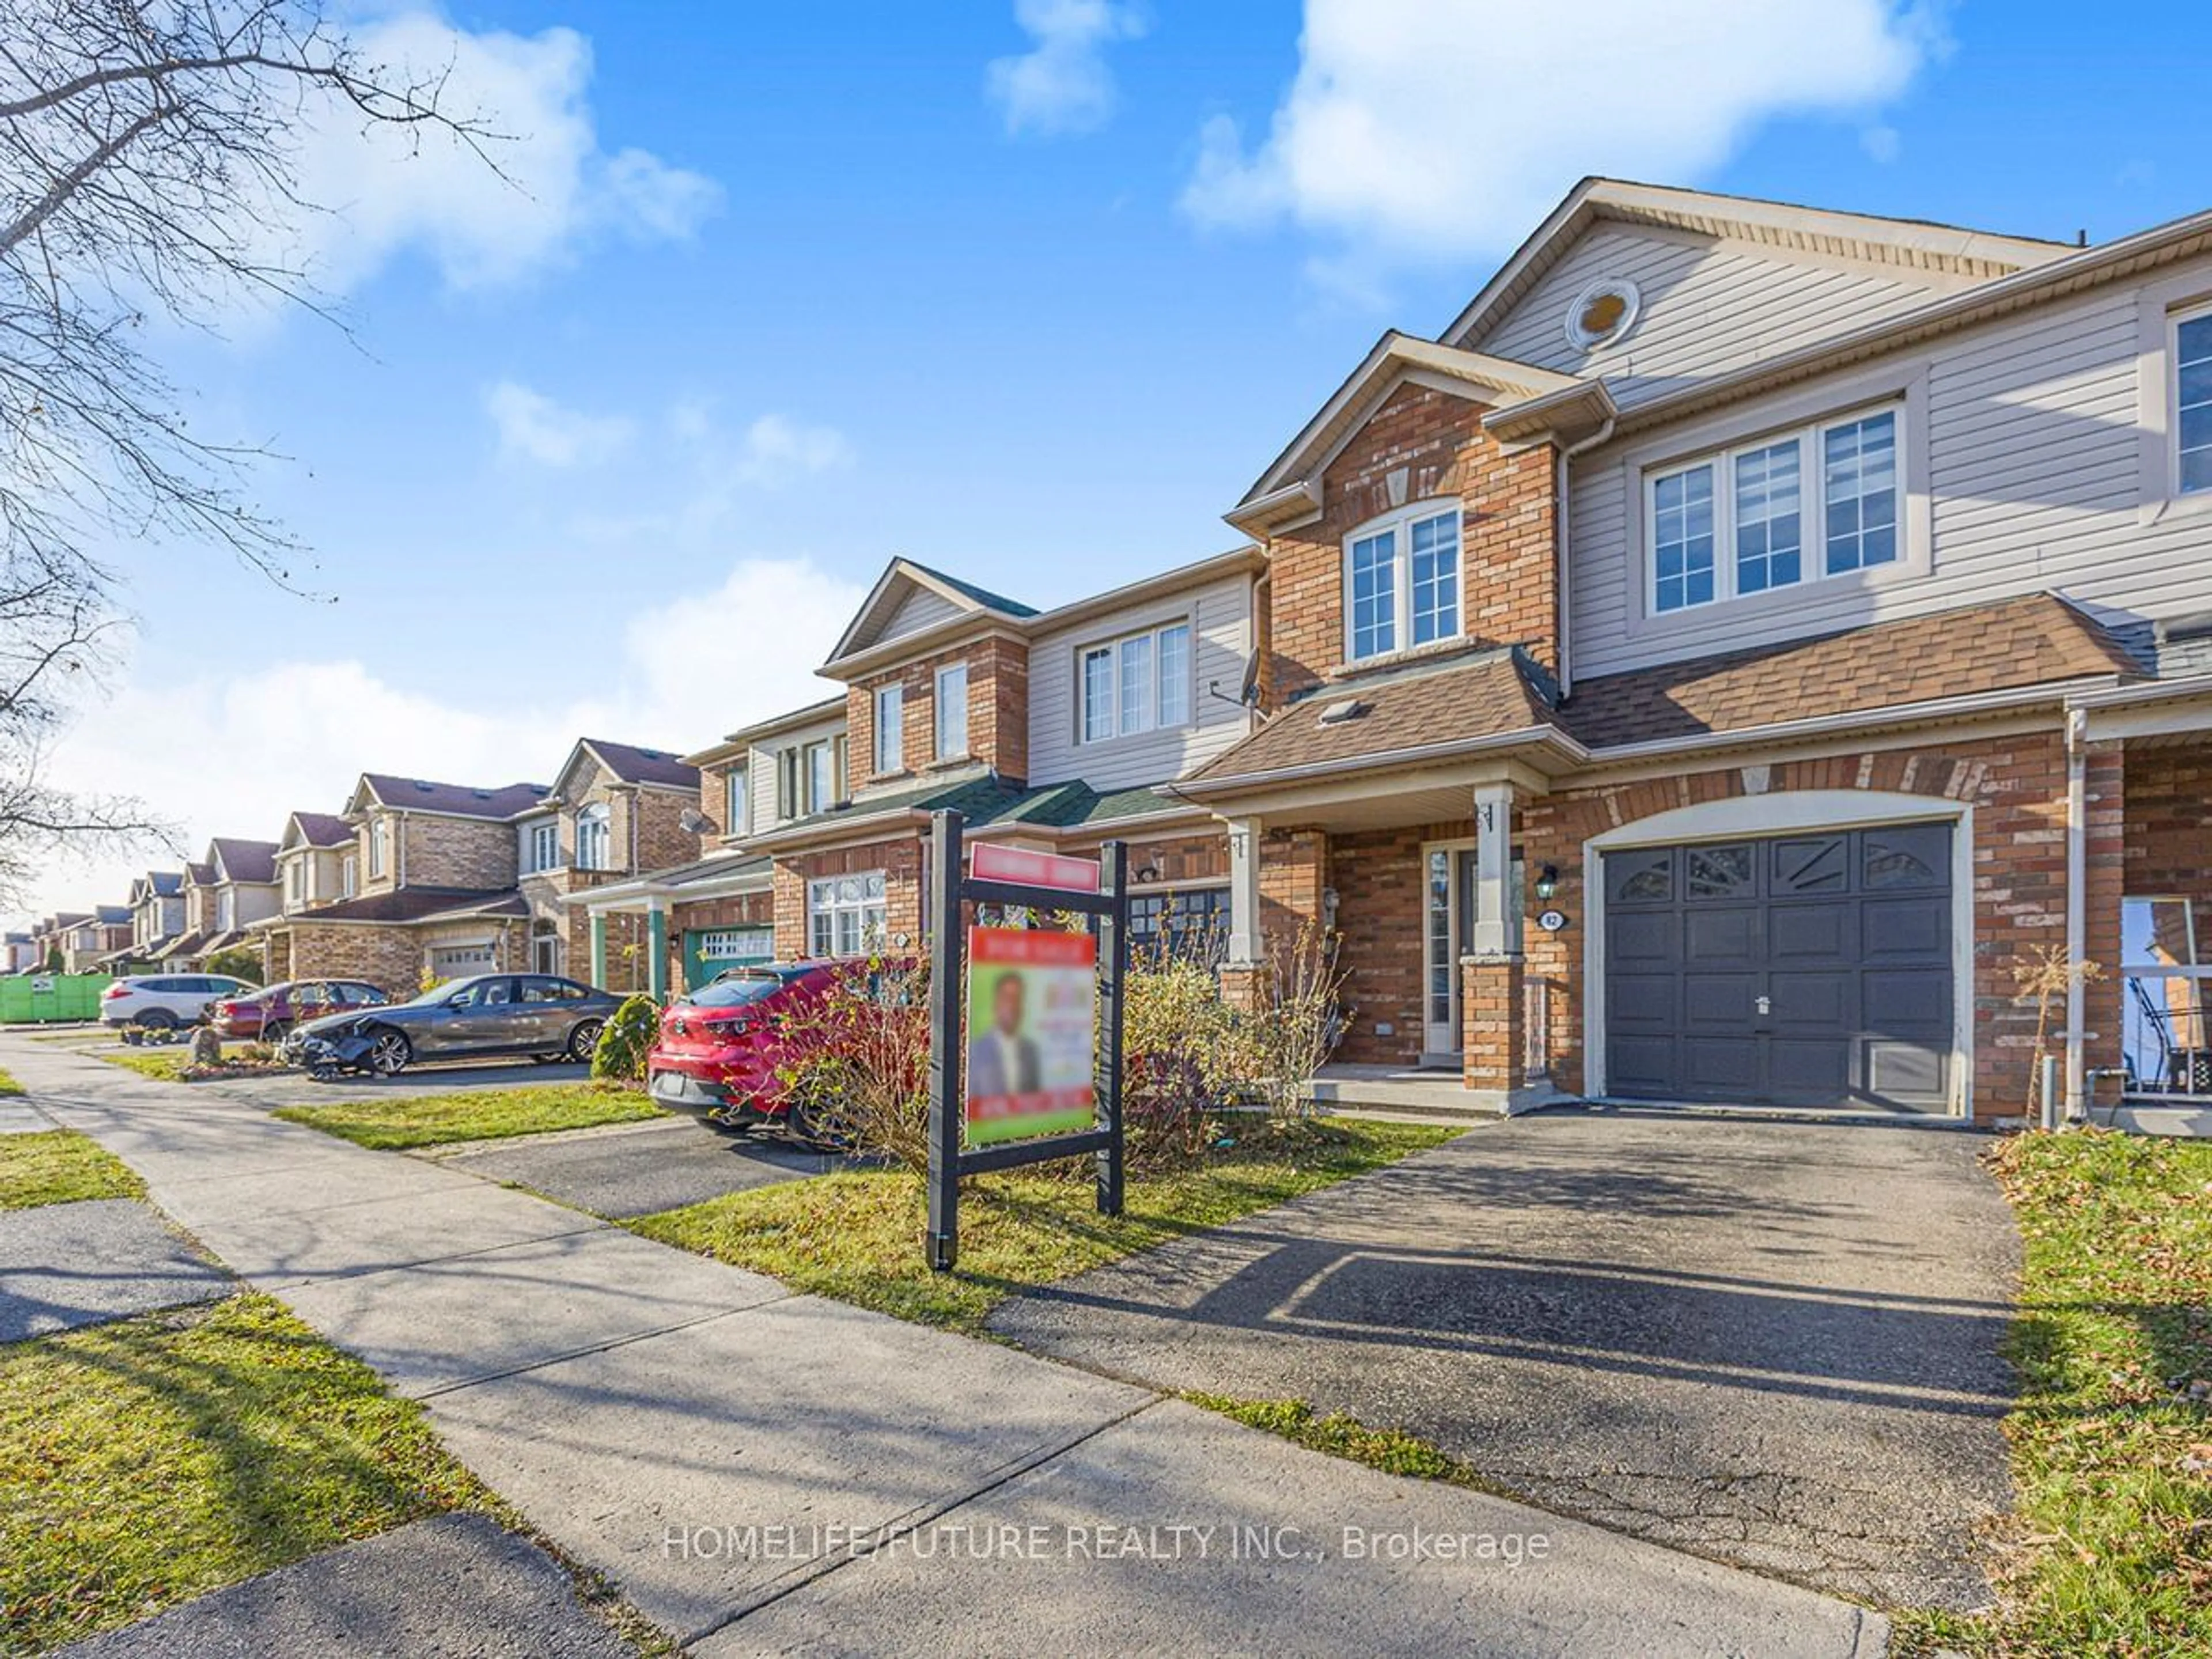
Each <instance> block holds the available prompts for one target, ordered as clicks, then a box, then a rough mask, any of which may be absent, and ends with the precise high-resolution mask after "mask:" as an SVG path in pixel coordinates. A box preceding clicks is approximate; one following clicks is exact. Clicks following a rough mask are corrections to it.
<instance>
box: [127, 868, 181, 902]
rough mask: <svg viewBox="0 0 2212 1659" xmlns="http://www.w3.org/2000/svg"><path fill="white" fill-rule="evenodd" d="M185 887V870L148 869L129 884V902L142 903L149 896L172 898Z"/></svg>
mask: <svg viewBox="0 0 2212 1659" xmlns="http://www.w3.org/2000/svg"><path fill="white" fill-rule="evenodd" d="M184 889H185V872H183V871H181V870H149V871H148V872H146V873H145V874H144V875H143V876H140V877H138V878H137V879H136V880H134V881H132V882H131V903H132V904H134V905H137V904H143V903H144V902H146V901H147V900H148V899H149V898H174V897H175V896H177V895H178V894H179V893H181V892H182V891H184Z"/></svg>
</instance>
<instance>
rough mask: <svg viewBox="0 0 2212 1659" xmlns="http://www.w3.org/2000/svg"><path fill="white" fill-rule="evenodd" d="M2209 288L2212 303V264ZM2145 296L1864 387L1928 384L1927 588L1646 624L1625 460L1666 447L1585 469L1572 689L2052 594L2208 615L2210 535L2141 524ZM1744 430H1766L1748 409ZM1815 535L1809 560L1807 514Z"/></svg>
mask: <svg viewBox="0 0 2212 1659" xmlns="http://www.w3.org/2000/svg"><path fill="white" fill-rule="evenodd" d="M2203 275H2204V279H2205V282H2206V283H2207V285H2208V286H2212V262H2208V263H2207V264H2206V265H2205V267H2204V272H2203ZM2138 297H2139V296H2138V295H2137V293H2136V291H2135V290H2134V289H2131V288H2130V289H2112V290H2109V291H2107V292H2106V293H2103V294H2100V295H2096V296H2094V297H2093V298H2090V299H2086V300H2080V301H2072V302H2069V303H2067V304H2064V305H2061V306H2054V307H2049V308H2046V309H2044V310H2040V311H2038V312H2035V313H2030V314H2028V315H2027V316H2024V317H2021V318H2019V319H2008V320H2007V321H2005V322H2002V323H1996V324H1991V325H1987V326H1985V327H1983V328H1981V329H1978V330H1976V331H1972V332H1971V333H1968V334H1964V335H1960V336H1958V337H1954V338H1952V339H1949V340H1948V341H1945V342H1943V343H1942V344H1941V345H1940V346H1938V347H1936V348H1933V349H1928V350H1925V351H1923V352H1919V353H1916V354H1913V355H1912V356H1911V357H1910V358H1906V357H1900V358H1899V359H1898V360H1897V362H1896V363H1895V364H1894V365H1892V366H1886V367H1885V368H1882V369H1880V370H1876V371H1871V372H1872V373H1875V374H1886V375H1887V376H1888V377H1889V378H1891V379H1893V380H1897V381H1899V382H1900V383H1902V382H1903V381H1904V380H1906V379H1908V378H1910V377H1911V376H1913V375H1924V384H1925V395H1924V408H1923V410H1921V411H1919V418H1920V419H1921V420H1922V421H1923V422H1924V424H1925V428H1926V433H1925V441H1926V463H1925V465H1926V472H1925V483H1926V484H1927V487H1928V493H1929V496H1930V503H1929V525H1930V528H1931V536H1930V563H1929V568H1928V570H1927V571H1926V572H1925V573H1924V574H1913V573H1910V572H1905V571H1893V572H1885V573H1883V574H1884V576H1885V577H1886V578H1887V579H1886V580H1871V581H1863V582H1862V581H1852V580H1840V581H1834V582H1818V581H1815V582H1807V583H1805V584H1803V585H1802V586H1800V587H1798V588H1796V589H1793V590H1790V600H1789V602H1788V603H1786V604H1783V605H1780V606H1779V607H1778V608H1769V609H1765V610H1756V611H1740V610H1739V609H1738V607H1737V606H1735V605H1731V604H1728V603H1722V604H1717V605H1710V606H1706V607H1703V608H1701V609H1699V611H1695V612H1691V613H1677V614H1676V615H1675V616H1674V617H1669V618H1667V619H1665V620H1664V621H1663V622H1661V623H1657V624H1656V625H1655V624H1653V623H1649V622H1640V621H1639V620H1638V618H1639V615H1640V612H1641V609H1642V605H1643V592H1642V589H1643V582H1644V549H1643V547H1642V546H1641V545H1633V544H1631V542H1632V539H1633V540H1634V541H1636V542H1640V541H1641V539H1642V537H1641V534H1640V532H1638V531H1637V530H1636V529H1635V528H1634V527H1633V526H1634V524H1635V523H1636V522H1637V517H1636V515H1632V513H1631V512H1630V511H1629V504H1630V501H1631V495H1630V492H1631V491H1632V490H1633V489H1638V487H1639V483H1638V479H1637V478H1636V477H1632V476H1631V469H1629V468H1628V467H1626V466H1624V465H1623V464H1622V457H1623V453H1624V452H1625V451H1629V452H1641V453H1650V451H1651V450H1652V448H1653V447H1656V446H1662V445H1663V444H1664V442H1665V439H1664V437H1663V435H1660V436H1656V437H1655V435H1651V434H1649V433H1646V434H1640V435H1636V436H1634V437H1633V438H1632V439H1630V440H1627V441H1625V443H1623V444H1620V445H1614V446H1611V447H1608V448H1607V450H1604V451H1599V452H1596V453H1593V454H1591V455H1590V456H1589V457H1586V458H1584V459H1582V460H1579V461H1577V462H1576V463H1575V478H1574V484H1573V490H1572V501H1573V552H1572V559H1571V562H1572V569H1571V576H1570V582H1569V606H1570V618H1571V628H1572V630H1573V633H1572V640H1573V644H1572V649H1573V659H1574V669H1575V673H1576V676H1577V678H1588V677H1589V676H1592V675H1596V674H1603V673H1609V672H1615V671H1621V670H1624V669H1628V668H1632V667H1637V666H1639V665H1644V664H1646V663H1652V662H1662V661H1669V660H1675V659H1682V658H1686V657H1695V656H1701V655H1705V654H1707V653H1713V652H1717V651H1723V650H1729V649H1733V648H1735V647H1740V646H1749V645H1759V644H1765V643H1770V642H1772V641H1779V640H1784V639H1789V638H1793V637H1800V636H1802V635H1812V634H1820V633H1829V632H1834V631H1836V630H1838V629H1846V628H1853V627H1861V626H1864V625H1866V624H1869V623H1876V622H1885V621H1889V620H1892V619H1893V618H1896V617H1908V616H1916V615H1922V614H1925V613H1927V612H1929V611H1939V610H1944V609H1948V608H1949V607H1952V606H1955V605H1972V604H1978V603H1982V602H1984V601H1989V600H1995V599H2005V598H2009V597H2012V596H2015V595H2019V594H2022V593H2030V592H2042V591H2045V590H2055V591H2057V592H2062V593H2063V594H2065V595H2066V596H2067V597H2068V598H2069V599H2074V600H2075V601H2076V602H2078V603H2080V604H2081V605H2085V606H2086V607H2087V608H2088V609H2089V610H2090V611H2092V612H2093V613H2095V614H2097V615H2099V616H2100V617H2103V618H2104V619H2105V620H2106V622H2107V623H2110V624H2112V625H2113V626H2116V627H2123V628H2124V627H2125V626H2127V625H2128V624H2129V623H2142V622H2146V621H2150V620H2154V619H2157V618H2160V617H2172V616H2178V615H2181V614H2184V613H2187V612H2191V611H2202V610H2206V609H2212V556H2207V553H2206V551H2205V550H2206V547H2207V543H2208V537H2212V520H2208V518H2207V517H2206V516H2205V515H2203V513H2171V514H2168V515H2166V517H2164V518H2162V519H2158V520H2155V521H2147V520H2150V519H2151V518H2152V515H2148V514H2146V513H2144V512H2143V510H2142V491H2143V488H2144V477H2143V470H2142V455H2141V445H2140V441H2139V435H2138V429H2137V426H2138V408H2139V401H2138V400H2139V396H2140V390H2139V386H2138V381H2139V368H2138V362H2139V359H2138V352H2139V349H2140V344H2141V332H2140V324H2139V310H2138ZM1869 373H1870V371H1869V370H1867V369H1858V370H1854V371H1851V372H1850V374H1847V375H1845V376H1842V377H1838V380H1837V381H1836V382H1835V386H1836V389H1837V393H1838V402H1837V404H1836V410H1835V412H1839V413H1840V412H1842V411H1843V410H1844V409H1847V408H1849V407H1850V406H1852V405H1853V404H1854V403H1855V402H1856V401H1857V398H1854V397H1852V396H1850V392H1852V391H1855V390H1856V391H1861V392H1863V388H1864V386H1865V385H1866V383H1867V380H1868V376H1869ZM1818 395H1819V392H1818V388H1817V387H1815V388H1798V389H1796V390H1793V391H1792V392H1790V394H1788V396H1789V398H1790V401H1791V402H1792V403H1793V404H1802V400H1804V399H1805V398H1808V396H1811V397H1815V398H1817V397H1818ZM2156 395H2164V394H2163V391H2162V388H2161V389H2159V390H2158V392H2157V393H2156ZM1740 413H1741V416H1742V418H1743V420H1744V421H1745V422H1755V421H1756V419H1757V412H1756V410H1755V409H1747V410H1743V411H1740ZM1733 418H1734V417H1733V416H1732V417H1731V419H1732V422H1733ZM1907 483H1908V485H1910V484H1911V483H1912V480H1911V478H1910V477H1908V480H1907ZM1807 531H1808V561H1809V560H1810V559H1811V558H1812V557H1813V556H1814V552H1813V546H1814V543H1813V537H1814V533H1815V530H1814V511H1813V510H1812V508H1811V506H1810V504H1809V503H1808V518H1807Z"/></svg>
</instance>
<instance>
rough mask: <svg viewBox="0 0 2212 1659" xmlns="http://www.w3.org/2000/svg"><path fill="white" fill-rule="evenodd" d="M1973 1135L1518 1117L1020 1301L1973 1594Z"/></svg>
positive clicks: (1885, 1581) (1053, 1329)
mask: <svg viewBox="0 0 2212 1659" xmlns="http://www.w3.org/2000/svg"><path fill="white" fill-rule="evenodd" d="M1985 1145H1986V1143H1985V1142H1984V1140H1983V1139H1981V1138H1980V1137H1978V1136H1972V1135H1966V1134H1957V1133H1942V1132H1938V1131H1931V1130H1926V1129H1914V1128H1905V1127H1899V1128H1890V1127H1863V1126H1844V1125H1824V1124H1820V1123H1814V1122H1790V1123H1779V1122H1771V1121H1753V1120H1745V1119H1719V1118H1710V1117H1699V1118H1691V1117H1680V1116H1674V1117H1669V1116H1667V1115H1661V1114H1656V1113H1648V1114H1635V1113H1621V1112H1609V1111H1595V1110H1593V1111H1587V1112H1583V1111H1576V1112H1559V1113H1547V1114H1542V1115H1537V1116H1534V1117H1528V1118H1522V1119H1518V1120H1516V1121H1511V1122H1508V1123H1501V1124H1498V1125H1495V1126H1490V1127H1482V1128H1479V1129H1475V1130H1473V1131H1470V1132H1469V1133H1467V1134H1465V1135H1462V1136H1461V1137H1459V1138H1458V1139H1456V1140H1454V1141H1452V1142H1451V1143H1450V1144H1449V1145H1448V1146H1443V1147H1440V1148H1438V1149H1437V1150H1436V1151H1434V1152H1429V1153H1425V1154H1423V1155H1421V1156H1419V1157H1417V1158H1410V1159H1407V1161H1406V1162H1404V1163H1402V1164H1397V1165H1395V1166H1394V1167H1392V1168H1390V1169H1389V1170H1380V1171H1377V1172H1376V1173H1375V1174H1373V1175H1370V1176H1362V1177H1360V1178H1358V1179H1357V1180H1353V1181H1348V1182H1343V1183H1342V1184H1340V1185H1339V1186H1335V1187H1332V1188H1328V1190H1326V1191H1324V1192H1321V1193H1316V1194H1312V1195H1310V1196H1309V1197H1307V1198H1304V1199H1300V1200H1297V1201H1295V1202H1293V1203H1291V1204H1287V1205H1285V1206H1281V1207H1280V1208H1278V1209H1274V1210H1271V1211H1267V1212H1263V1213H1261V1214H1259V1215H1255V1216H1252V1217H1249V1218H1246V1219H1245V1220H1243V1221H1242V1222H1239V1223H1237V1224H1236V1225H1231V1226H1229V1227H1225V1228H1223V1229H1221V1230H1219V1231H1216V1232H1212V1233H1207V1234H1204V1235H1200V1236H1195V1237H1191V1238H1188V1239H1184V1240H1181V1241H1178V1242H1177V1243H1172V1244H1170V1245H1166V1246H1164V1247H1163V1248H1161V1249H1157V1250H1153V1251H1151V1252H1149V1253H1147V1254H1146V1255H1141V1256H1138V1257H1134V1258H1132V1259H1130V1260H1128V1261H1123V1262H1121V1263H1118V1264H1116V1265H1115V1266H1112V1267H1105V1268H1102V1269H1100V1270H1098V1271H1097V1272H1095V1273H1087V1274H1085V1275H1084V1276H1082V1277H1081V1278H1079V1279H1072V1280H1069V1281H1067V1282H1066V1283H1064V1284H1062V1285H1057V1286H1054V1287H1053V1288H1051V1289H1050V1290H1048V1291H1039V1292H1036V1293H1033V1294H1030V1295H1028V1296H1024V1297H1019V1298H1017V1299H1015V1300H1014V1301H1012V1302H1010V1303H1008V1304H1006V1305H1005V1306H1003V1307H1002V1308H1001V1309H1000V1311H999V1313H998V1315H997V1316H994V1319H993V1321H992V1324H993V1327H994V1329H996V1330H998V1331H1000V1333H1002V1334H1005V1335H1006V1336H1009V1337H1011V1338H1012V1339H1014V1340H1017V1341H1018V1342H1020V1343H1021V1344H1023V1345H1024V1346H1027V1347H1030V1348H1031V1349H1034V1350H1036V1351H1038V1352H1044V1353H1048V1354H1051V1355H1054V1356H1056V1357H1058V1358H1063V1359H1067V1360H1071V1361H1073V1362H1075V1363H1077V1364H1083V1365H1085V1366H1089V1367H1091V1368H1093V1369H1095V1370H1101V1371H1103V1372H1107V1373H1109V1374H1111V1375H1113V1376H1121V1377H1125V1378H1129V1379H1133V1380H1136V1381H1140V1382H1143V1383H1149V1384H1152V1386H1154V1387H1157V1388H1161V1389H1201V1390H1206V1391H1211V1392H1217V1393H1224V1394H1231V1395H1240V1396H1243V1397H1245V1398H1249V1399H1282V1398H1301V1399H1305V1400H1308V1401H1312V1402H1313V1403H1314V1405H1315V1406H1316V1407H1317V1408H1320V1409H1322V1410H1327V1411H1341V1412H1345V1413H1350V1414H1351V1415H1352V1416H1354V1417H1356V1418H1358V1419H1360V1420H1362V1421H1363V1422H1365V1423H1368V1424H1370V1425H1376V1426H1390V1427H1396V1428H1401V1429H1404V1430H1407V1431H1411V1432H1413V1433H1415V1434H1418V1435H1419V1436H1421V1437H1424V1438H1425V1439H1428V1440H1431V1441H1433V1442H1435V1443H1437V1444H1439V1445H1441V1446H1443V1447H1444V1448H1445V1449H1448V1450H1449V1451H1450V1452H1452V1453H1453V1454H1454V1455H1456V1456H1458V1457H1460V1458H1461V1459H1462V1460H1464V1461H1465V1462H1468V1463H1469V1464H1471V1465H1473V1466H1474V1468H1477V1469H1479V1470H1480V1471H1481V1472H1482V1473H1483V1474H1485V1475H1486V1476H1487V1477H1488V1478H1490V1479H1491V1480H1495V1481H1496V1482H1497V1483H1498V1485H1499V1486H1502V1487H1504V1488H1505V1489H1508V1490H1510V1491H1511V1492H1515V1493H1517V1494H1519V1495H1522V1496H1524V1497H1526V1498H1529V1499H1531V1500H1532V1501H1534V1502H1535V1503H1537V1504H1541V1505H1543V1506H1545V1507H1547V1508H1549V1509H1553V1510H1559V1511H1561V1512H1563V1513H1568V1514H1572V1515H1576V1516H1583V1517H1585V1518H1588V1519H1590V1520H1593V1521H1596V1522H1600V1523H1601V1524H1603V1525H1606V1526H1609V1527H1613V1528H1619V1529H1620V1530H1622V1531H1625V1532H1629V1533H1633V1534H1638V1535H1639V1536H1642V1537H1645V1538H1649V1539H1651V1540H1653V1541H1656V1542H1659V1543H1662V1544H1666V1545H1669V1546H1671V1547H1675V1548H1679V1549H1684V1550H1688V1551H1692V1552H1694V1553H1699V1554H1702V1555H1706V1556H1710V1557H1712V1558H1714V1559H1719V1560H1723V1561H1728V1562H1731V1563H1734V1564H1736V1565H1743V1566H1748V1567H1752V1568H1755V1569H1758V1570H1759V1571H1765V1572H1769V1573H1773V1574H1776V1575H1778V1576H1782V1577H1790V1578H1793V1579H1796V1580H1798V1581H1800V1582H1802V1583H1808V1584H1811V1585H1814V1586H1815V1587H1818V1588H1820V1589H1827V1590H1831V1591H1834V1592H1838V1593H1840V1594H1843V1595H1850V1596H1853V1597H1856V1598H1858V1599H1862V1600H1866V1601H1874V1602H1877V1603H1881V1604H1885V1605H1903V1604H1931V1605H1937V1606H1948V1607H1972V1606H1976V1605H1979V1604H1980V1603H1981V1602H1982V1601H1984V1600H1985V1599H1986V1596H1987V1585H1986V1582H1985V1579H1984V1575H1983V1571H1982V1568H1981V1565H1980V1564H1979V1560H1978V1547H1977V1527H1978V1523H1979V1522H1982V1521H1983V1520H1984V1518H1985V1517H1987V1516H1990V1515H1992V1514H1994V1513H1997V1512H2001V1511H2002V1510H2003V1509H2004V1508H2006V1507H2007V1506H2008V1504H2009V1501H2010V1486H2009V1482H2008V1477H2007V1474H2006V1462H2005V1444H2004V1440H2003V1437H2002V1434H2001V1432H2000V1430H1999V1426H1998V1425H1999V1421H2000V1419H2001V1418H2002V1414H2003V1412H2004V1410H2005V1408H2006V1405H2007V1402H2008V1397H2009V1394H2010V1389H2011V1386H2012V1380H2011V1372H2010V1370H2009V1368H2008V1365H2007V1364H2006V1362H2005V1361H2004V1359H2003V1358H2002V1355H2001V1352H2000V1345H2001V1344H2002V1340H2003V1339H2004V1336H2005V1333H2006V1330H2007V1328H2008V1323H2009V1318H2010V1311H2009V1310H2010V1307H2011V1303H2012V1295H2013V1290H2014V1286H2015V1283H2016V1279H2017V1273H2018V1267H2019V1241H2018V1237H2017V1234H2016V1232H2015V1229H2014V1226H2013V1224H2012V1219H2011V1215H2010V1212H2009V1210H2008V1207H2007V1206H2006V1205H2005V1203H2004V1201H2003V1200H2002V1197H2001V1196H2000V1194H1998V1192H1997V1190H1996V1186H1995V1184H1994V1183H1993V1182H1991V1181H1990V1179H1989V1177H1988V1176H1986V1175H1985V1174H1984V1172H1983V1171H1982V1170H1981V1169H1980V1167H1979V1165H1978V1161H1977V1160H1978V1154H1979V1153H1980V1152H1981V1151H1982V1149H1983V1147H1984V1146H1985Z"/></svg>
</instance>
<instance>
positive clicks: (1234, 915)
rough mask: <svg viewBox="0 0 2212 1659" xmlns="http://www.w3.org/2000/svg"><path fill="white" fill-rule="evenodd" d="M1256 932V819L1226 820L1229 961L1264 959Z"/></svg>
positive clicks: (1247, 963)
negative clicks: (1227, 839) (1227, 841)
mask: <svg viewBox="0 0 2212 1659" xmlns="http://www.w3.org/2000/svg"><path fill="white" fill-rule="evenodd" d="M1266 960H1267V946H1266V943H1265V941H1264V940H1263V939H1261V933H1260V820H1259V819H1257V818H1232V819H1231V820H1230V823H1229V962H1228V965H1229V966H1230V967H1231V968H1256V967H1258V966H1260V965H1261V963H1263V962H1265V961H1266Z"/></svg>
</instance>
